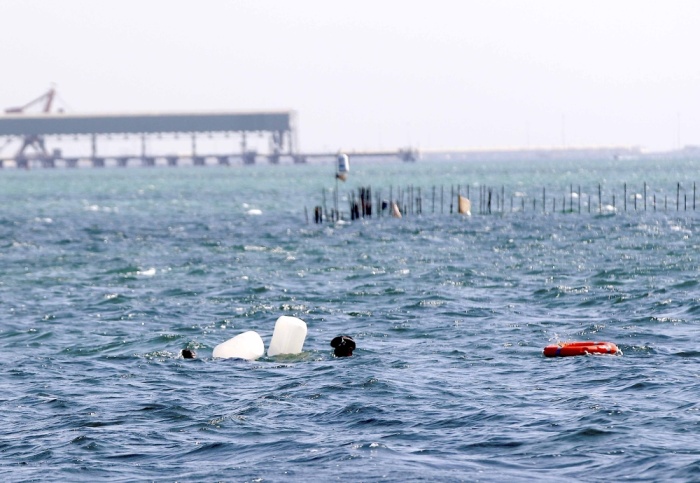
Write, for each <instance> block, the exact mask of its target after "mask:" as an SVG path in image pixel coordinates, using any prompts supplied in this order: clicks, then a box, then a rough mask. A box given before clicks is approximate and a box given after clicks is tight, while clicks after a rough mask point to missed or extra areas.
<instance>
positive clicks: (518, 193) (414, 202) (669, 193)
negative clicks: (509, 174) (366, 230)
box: [304, 182, 700, 224]
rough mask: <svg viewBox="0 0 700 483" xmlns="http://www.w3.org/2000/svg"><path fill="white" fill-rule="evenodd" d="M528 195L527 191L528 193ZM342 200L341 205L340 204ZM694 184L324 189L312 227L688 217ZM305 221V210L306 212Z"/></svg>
mask: <svg viewBox="0 0 700 483" xmlns="http://www.w3.org/2000/svg"><path fill="white" fill-rule="evenodd" d="M528 191H529V192H530V193H529V194H528ZM341 198H342V199H343V202H342V204H343V205H346V206H341V203H340V199H341ZM697 198H698V192H697V185H696V183H695V182H692V185H691V183H681V182H677V183H675V184H674V186H672V187H665V188H664V187H662V186H660V187H657V188H656V189H652V188H651V187H650V186H649V185H648V184H647V183H646V182H644V183H642V184H641V185H639V186H631V185H628V184H627V183H623V184H622V186H619V187H617V189H616V188H615V187H610V186H607V187H603V186H602V185H601V184H598V185H597V186H594V187H592V188H591V187H588V189H583V190H582V187H581V185H574V184H569V185H568V186H566V187H565V188H564V189H561V188H559V189H552V188H550V189H549V190H548V189H547V187H542V188H541V189H539V188H536V189H534V191H533V190H526V189H523V188H522V187H518V188H517V189H515V190H512V191H511V190H506V187H505V186H504V185H502V186H500V187H489V186H484V185H479V186H470V185H468V184H467V185H451V186H449V187H447V188H446V187H445V186H432V187H430V188H429V189H423V188H421V187H417V186H405V187H401V186H390V187H389V188H388V189H384V190H379V189H374V188H372V187H371V186H366V187H359V188H357V189H356V190H354V189H353V190H348V191H346V192H345V194H342V195H341V193H340V191H339V188H338V187H337V186H336V188H335V189H325V190H324V191H323V193H322V200H321V204H318V205H316V206H314V207H313V217H314V223H317V224H318V223H324V222H331V223H333V222H336V221H339V220H357V219H365V218H367V219H371V218H382V217H395V218H403V217H406V216H409V217H410V216H420V215H428V214H433V215H434V214H448V213H449V214H453V213H454V214H460V215H468V216H471V215H472V214H474V215H502V216H505V215H508V214H517V213H521V214H522V213H535V214H544V215H551V214H555V213H563V214H566V213H576V214H581V213H589V214H595V215H611V214H614V213H624V212H647V211H649V212H657V211H659V212H688V211H696V209H700V206H698V201H699V200H698V199H697ZM304 212H305V216H306V221H307V223H309V211H308V208H306V207H304Z"/></svg>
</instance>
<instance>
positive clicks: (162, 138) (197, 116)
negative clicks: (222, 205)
mask: <svg viewBox="0 0 700 483" xmlns="http://www.w3.org/2000/svg"><path fill="white" fill-rule="evenodd" d="M54 96H55V91H54V90H53V89H51V90H49V91H48V92H47V93H46V94H44V95H42V96H40V97H39V98H37V99H34V100H33V101H31V102H29V103H27V104H25V105H24V106H20V107H12V108H8V109H6V110H5V115H2V116H0V168H2V167H14V168H19V169H29V168H35V167H37V168H57V167H65V168H77V167H94V168H104V167H111V166H115V167H127V166H145V167H152V166H173V167H174V166H180V165H193V166H207V165H230V164H232V163H241V164H244V165H250V164H255V163H256V162H257V161H258V160H259V159H266V160H267V161H268V162H269V163H271V164H278V163H280V162H281V161H282V160H283V159H284V160H285V161H288V160H291V162H293V163H305V162H306V161H307V160H308V159H315V158H333V157H335V155H336V153H334V152H333V153H300V152H299V150H298V141H297V122H296V117H297V116H296V112H295V111H272V112H181V113H141V114H95V115H87V114H84V115H83V114H66V113H62V112H59V113H54V112H51V109H52V105H53V100H54ZM35 105H40V106H41V111H42V112H39V113H28V110H29V108H31V107H33V106H35ZM115 144H118V146H116V150H115ZM127 145H128V146H129V147H126V146H127ZM174 146H177V147H175V148H174ZM212 146H215V147H212ZM110 147H111V149H110ZM351 154H352V155H353V156H354V157H373V158H378V157H379V158H382V157H392V158H393V157H398V158H399V159H402V160H403V161H415V160H416V159H417V158H418V157H419V154H418V151H417V150H415V149H412V148H405V149H398V150H396V151H375V152H352V153H351Z"/></svg>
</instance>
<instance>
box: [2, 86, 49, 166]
mask: <svg viewBox="0 0 700 483" xmlns="http://www.w3.org/2000/svg"><path fill="white" fill-rule="evenodd" d="M55 96H56V89H54V88H53V87H51V89H49V90H48V91H47V92H46V93H45V94H42V95H41V96H39V97H37V98H36V99H34V100H32V101H30V102H28V103H26V104H25V105H23V106H19V107H9V108H7V109H5V114H11V115H15V114H18V115H21V114H24V113H25V111H26V110H27V109H29V108H31V107H33V106H35V105H38V104H41V103H42V102H43V108H42V111H41V112H43V113H45V114H48V113H49V112H51V106H52V105H53V100H54V97H55ZM6 144H7V143H6ZM3 147H4V146H3ZM29 148H32V149H34V151H36V153H37V155H38V157H39V158H40V159H42V160H43V161H44V162H47V161H48V160H49V159H50V158H51V156H50V155H49V152H48V151H47V150H46V144H45V143H44V136H40V135H38V134H28V135H26V136H24V139H23V140H22V146H21V147H20V148H19V150H18V151H17V154H15V159H16V160H17V163H18V166H20V165H21V166H22V167H25V168H28V167H29V160H28V158H27V156H26V154H25V152H26V151H27V149H29Z"/></svg>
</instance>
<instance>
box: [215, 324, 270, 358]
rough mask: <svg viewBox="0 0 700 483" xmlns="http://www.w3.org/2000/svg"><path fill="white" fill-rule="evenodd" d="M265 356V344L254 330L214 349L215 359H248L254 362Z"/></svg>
mask: <svg viewBox="0 0 700 483" xmlns="http://www.w3.org/2000/svg"><path fill="white" fill-rule="evenodd" d="M263 354H265V344H263V341H262V338H261V337H260V334H258V333H257V332H255V331H253V330H249V331H248V332H243V333H242V334H238V335H237V336H236V337H233V338H232V339H229V340H227V341H226V342H222V343H221V344H219V345H217V346H216V347H214V352H213V353H212V356H213V357H220V358H222V359H231V358H234V357H236V358H239V359H247V360H249V361H254V360H255V359H258V358H259V357H262V356H263Z"/></svg>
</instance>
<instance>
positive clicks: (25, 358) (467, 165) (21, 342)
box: [0, 159, 700, 482]
mask: <svg viewBox="0 0 700 483" xmlns="http://www.w3.org/2000/svg"><path fill="white" fill-rule="evenodd" d="M698 173H700V160H692V159H690V160H676V161H673V160H662V161H651V160H646V161H644V160H626V161H618V162H614V161H611V160H607V161H577V162H573V161H558V160H556V159H553V160H541V161H537V162H526V161H524V160H523V161H519V162H506V161H500V162H489V163H478V162H458V161H440V162H438V161H430V160H421V161H418V162H416V163H402V162H400V161H392V160H381V161H374V162H370V161H362V160H353V171H352V173H350V177H349V179H348V181H347V182H346V183H340V185H339V186H338V188H339V189H338V197H337V199H338V200H339V201H338V203H339V208H340V210H341V211H346V212H347V210H348V197H349V196H350V195H349V192H350V190H354V189H356V188H357V187H360V186H371V187H372V190H373V191H372V192H373V197H375V196H376V197H379V198H388V197H389V193H392V194H393V196H396V195H397V194H398V193H399V192H401V193H403V194H404V195H405V194H406V193H412V194H413V196H414V197H415V196H417V193H420V196H421V198H422V203H421V205H422V213H418V212H416V210H414V211H413V212H412V213H410V214H408V213H407V214H406V215H405V216H404V217H403V218H402V219H395V218H391V217H389V216H387V213H386V212H385V213H384V216H382V217H377V216H376V215H377V209H376V206H375V210H374V213H373V217H372V218H365V219H360V220H355V221H349V220H347V219H346V220H345V221H343V222H340V223H328V222H324V223H323V224H315V223H313V216H312V213H313V207H314V206H317V205H322V204H324V203H325V204H326V205H327V206H326V209H330V208H331V207H332V206H333V204H334V203H335V199H336V198H335V194H334V190H335V189H336V183H337V182H336V180H335V179H334V177H333V174H334V168H333V166H332V165H330V164H309V165H280V166H269V165H262V164H261V165H256V166H232V167H229V168H227V167H213V166H211V167H204V168H202V167H199V168H196V167H181V168H165V167H162V168H155V169H141V168H129V169H119V168H107V169H74V170H69V169H57V170H41V169H37V170H31V171H16V170H11V169H6V170H4V171H0V207H1V208H0V269H1V270H2V272H1V273H2V277H1V278H0V314H1V315H0V338H1V339H2V359H3V362H2V366H3V367H2V370H0V387H1V388H2V391H1V392H0V411H1V414H2V416H1V417H0V476H2V479H3V480H5V481H45V480H46V481H51V480H54V481H98V480H109V481H138V480H146V481H334V480H343V481H397V482H398V481H504V480H507V481H532V480H538V481H561V480H580V481H584V480H585V481H589V480H598V481H601V480H625V479H631V480H657V481H671V480H676V481H692V480H698V479H700V438H699V437H698V435H699V434H700V402H698V401H700V365H699V362H700V348H699V344H700V331H699V330H698V327H699V326H698V317H700V282H699V276H700V271H699V259H700V255H699V253H700V250H699V249H700V224H699V223H698V220H700V207H698V211H694V209H693V208H694V202H695V199H694V192H693V183H694V182H695V180H696V178H697V179H698V180H700V176H698ZM645 184H646V186H647V188H646V189H647V191H646V199H645V200H642V199H641V196H643V193H644V186H645ZM599 185H600V186H601V191H602V198H604V199H602V201H603V203H602V204H603V205H605V206H606V209H605V210H602V209H600V210H599V209H598V201H599V198H598V189H599V188H598V187H599ZM579 186H580V190H581V195H580V197H579V194H578V192H579ZM409 187H411V189H410V190H409ZM467 187H469V190H470V196H471V197H472V199H473V205H472V208H473V210H472V211H473V215H472V216H471V217H464V216H459V215H457V214H453V213H451V208H450V199H451V196H452V194H453V193H455V192H456V191H457V190H459V191H460V193H462V194H465V193H466V190H467ZM485 187H490V188H493V191H492V194H493V197H494V198H493V199H494V203H493V205H492V210H491V213H488V212H485V213H483V212H480V211H479V209H478V200H477V199H476V198H477V197H478V196H480V193H482V192H483V193H485V192H486V188H485ZM418 188H420V190H418ZM543 188H544V191H545V193H546V195H545V197H546V198H545V206H544V207H543V206H542V201H541V198H542V195H543ZM625 192H626V194H627V199H626V200H625V199H624V198H625V196H624V194H623V193H625ZM502 194H503V195H505V196H504V197H503V199H502V200H501V201H502V202H501V203H500V205H498V208H497V204H496V196H497V195H499V196H500V195H502ZM613 195H615V197H616V202H615V209H614V210H613V209H612V208H611V206H612V196H613ZM655 196H656V203H655V204H654V203H653V200H654V197H655ZM513 197H515V202H514V203H513V205H512V206H513V208H512V209H511V199H512V198H513ZM550 197H551V199H550ZM662 199H663V200H665V202H666V203H665V205H664V204H663V203H662V201H661V200H662ZM677 199H679V200H681V201H680V202H679V203H676V201H677ZM523 200H524V201H525V202H524V203H523ZM533 200H537V201H535V202H533ZM552 200H558V202H557V204H556V205H552V206H550V202H552ZM564 200H566V202H567V203H568V205H564V204H563V203H564ZM579 200H580V201H581V205H579ZM635 200H636V203H637V204H636V210H635V209H634V206H635V205H634V202H635ZM625 201H626V211H625V209H624V206H625ZM643 201H646V202H647V204H646V210H645V209H644V206H645V205H644V204H643ZM579 206H581V208H580V212H579ZM523 207H524V210H523V209H522V208H523ZM589 207H590V208H589ZM346 218H347V217H346ZM281 315H288V316H293V317H299V318H301V319H302V320H304V321H305V322H306V324H307V326H308V335H307V338H306V341H305V344H304V351H303V353H302V354H301V355H294V356H289V355H287V356H278V357H268V356H263V357H262V358H260V359H258V360H257V361H255V362H249V361H243V360H219V359H213V358H212V354H211V353H212V349H213V348H214V346H216V345H217V344H219V343H221V342H223V341H225V340H227V339H230V338H231V337H233V336H235V335H237V334H239V333H242V332H245V331H248V330H253V331H256V332H258V333H259V334H260V335H261V336H262V338H263V340H264V342H265V345H266V348H267V346H268V345H269V342H270V338H271V335H272V331H273V329H274V324H275V321H276V320H277V318H278V317H279V316H281ZM338 335H350V336H352V337H353V338H354V339H355V341H356V342H357V349H356V351H355V353H354V355H353V356H352V357H349V358H336V357H334V356H333V352H332V348H331V347H330V345H329V344H330V340H331V339H332V338H333V337H335V336H338ZM567 340H601V341H610V342H614V343H616V344H617V345H618V347H619V348H620V349H621V350H622V352H623V353H624V355H622V356H584V357H571V358H553V359H549V358H544V357H543V355H542V349H543V348H544V347H545V346H546V345H549V344H553V343H556V342H559V341H567ZM183 348H190V349H193V350H195V351H196V353H197V358H196V359H193V360H188V359H183V358H181V357H180V356H179V355H178V354H179V352H180V350H182V349H183Z"/></svg>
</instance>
